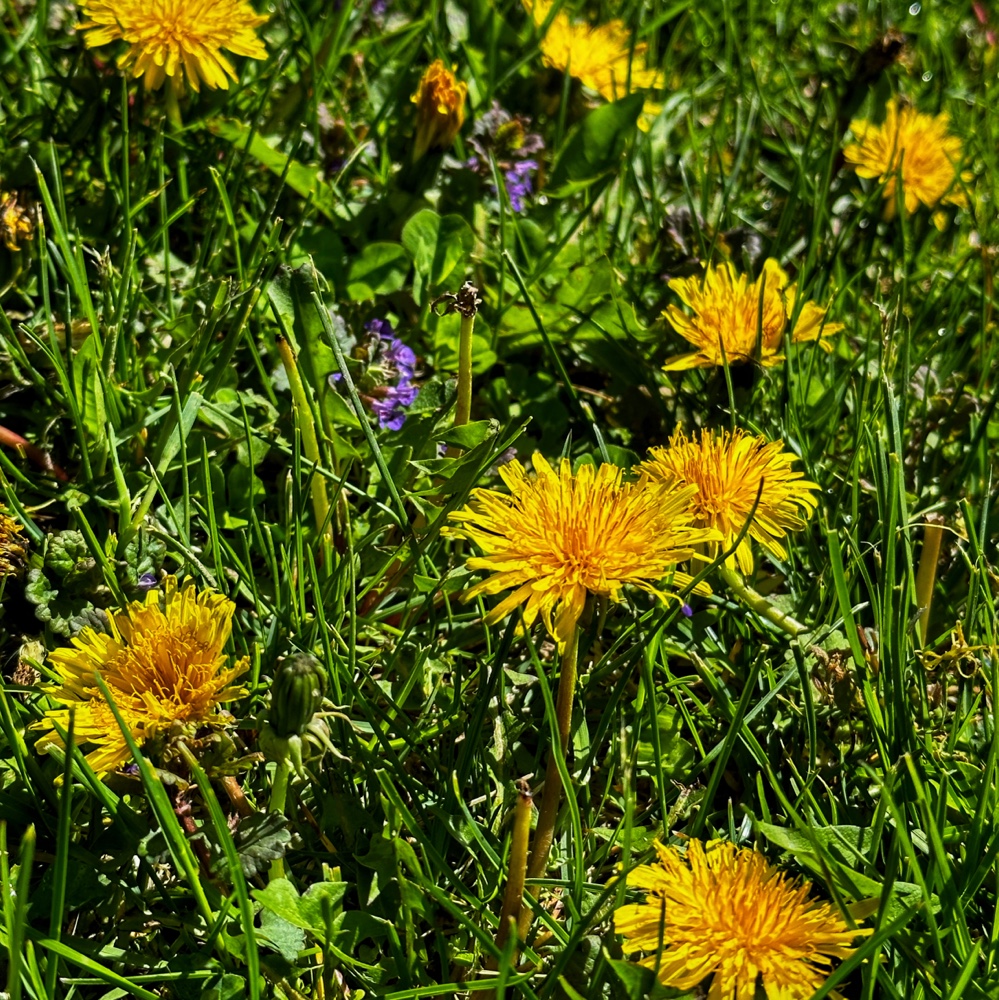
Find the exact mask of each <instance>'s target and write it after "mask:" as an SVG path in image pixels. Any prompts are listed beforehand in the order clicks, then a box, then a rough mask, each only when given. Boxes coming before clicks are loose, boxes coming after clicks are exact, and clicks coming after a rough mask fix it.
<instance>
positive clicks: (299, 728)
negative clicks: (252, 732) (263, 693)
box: [267, 653, 325, 739]
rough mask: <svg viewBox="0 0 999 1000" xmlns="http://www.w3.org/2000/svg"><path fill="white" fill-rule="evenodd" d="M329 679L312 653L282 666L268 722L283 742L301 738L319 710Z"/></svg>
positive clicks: (273, 688)
mask: <svg viewBox="0 0 999 1000" xmlns="http://www.w3.org/2000/svg"><path fill="white" fill-rule="evenodd" d="M324 691H325V678H324V676H323V673H322V671H321V670H320V667H319V663H318V662H317V660H316V658H315V657H314V656H309V654H308V653H299V654H298V655H297V656H291V657H289V658H288V659H287V660H285V661H284V662H283V663H281V665H280V666H279V667H278V669H277V672H276V673H275V675H274V684H273V687H272V688H271V707H270V711H269V712H268V713H267V722H268V724H269V726H270V728H271V729H272V730H273V732H274V735H275V736H277V737H278V738H279V739H287V738H288V737H290V736H301V735H302V733H304V732H305V729H306V727H307V726H308V725H309V723H310V722H311V721H312V717H313V716H314V715H315V714H316V712H317V711H319V706H320V705H321V704H322V701H323V693H324Z"/></svg>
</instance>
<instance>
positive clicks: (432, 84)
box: [412, 59, 468, 160]
mask: <svg viewBox="0 0 999 1000" xmlns="http://www.w3.org/2000/svg"><path fill="white" fill-rule="evenodd" d="M467 94H468V87H467V86H465V84H464V83H460V82H459V81H458V80H456V79H455V75H454V73H453V72H452V71H451V70H449V69H448V68H447V67H446V66H445V65H444V62H443V60H441V59H435V60H434V62H433V63H431V65H430V68H429V69H428V70H427V71H426V72H425V73H424V74H423V77H422V79H421V80H420V85H419V87H417V89H416V93H415V94H413V97H412V101H413V103H414V104H415V105H416V145H415V147H414V149H413V159H414V160H418V159H420V157H421V156H423V154H424V153H426V152H427V150H429V149H447V147H448V146H450V145H451V143H452V142H454V137H455V136H456V135H457V134H458V133H459V132H460V131H461V126H462V125H463V124H464V123H465V97H466V96H467Z"/></svg>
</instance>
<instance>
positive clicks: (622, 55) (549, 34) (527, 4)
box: [522, 0, 664, 131]
mask: <svg viewBox="0 0 999 1000" xmlns="http://www.w3.org/2000/svg"><path fill="white" fill-rule="evenodd" d="M522 2H523V5H524V8H525V9H526V10H527V11H528V13H530V14H532V15H533V17H534V23H535V24H536V25H537V26H538V27H539V28H540V27H542V26H543V25H544V24H545V22H546V21H548V18H549V16H550V14H551V9H552V3H551V0H522ZM648 48H649V47H648V45H646V43H645V42H637V43H635V44H632V40H631V33H630V32H629V31H628V29H627V28H626V27H625V26H624V24H623V22H621V21H617V20H615V21H608V22H607V24H600V25H596V26H594V27H591V26H590V25H588V24H574V23H573V22H572V21H570V20H569V17H568V15H567V14H565V13H563V12H562V11H561V10H560V11H559V12H558V13H556V14H555V16H554V17H553V18H552V19H551V22H550V23H549V24H548V28H547V30H546V31H545V35H544V38H542V39H541V55H542V58H543V59H544V63H545V65H546V66H551V67H553V68H554V69H557V70H560V71H561V72H563V73H569V74H570V75H571V76H574V77H575V78H576V79H577V80H579V81H580V82H581V83H582V84H583V85H584V86H586V87H589V88H590V89H591V90H595V91H596V92H597V93H598V94H600V96H601V97H603V98H604V100H607V101H617V100H620V99H621V98H622V97H627V95H628V94H630V93H632V92H634V91H637V90H661V89H662V87H663V86H664V78H663V74H662V73H661V72H659V71H658V70H656V69H651V68H649V67H648V66H647V64H646V58H647V54H648ZM629 84H630V86H629ZM659 110H660V107H659V105H656V104H651V103H649V102H646V104H645V109H644V112H643V115H642V118H641V119H639V127H640V128H642V129H643V130H645V131H647V130H648V128H649V124H650V122H651V119H653V118H654V117H655V116H656V115H657V114H658V113H659Z"/></svg>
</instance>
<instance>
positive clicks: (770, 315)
mask: <svg viewBox="0 0 999 1000" xmlns="http://www.w3.org/2000/svg"><path fill="white" fill-rule="evenodd" d="M669 287H670V289H671V290H672V291H674V292H676V294H677V295H678V296H679V297H680V299H681V301H682V302H683V303H684V305H686V306H688V307H689V308H690V309H691V310H692V312H693V315H692V316H688V315H687V313H685V312H684V311H683V310H682V309H681V308H680V307H679V306H670V307H669V308H668V309H666V310H665V311H664V312H663V316H664V317H665V318H666V319H667V320H668V321H669V322H670V323H671V324H672V326H673V329H674V330H676V332H677V333H679V334H680V336H681V337H683V338H684V339H686V340H689V341H690V343H692V344H693V345H694V346H695V347H696V348H697V351H696V352H695V353H693V354H681V355H677V356H676V357H673V358H669V359H667V361H666V363H665V364H664V365H663V371H667V372H670V371H678V370H681V369H685V368H713V367H715V366H717V365H722V364H724V363H725V362H726V361H727V362H728V364H730V365H731V364H738V363H740V362H745V361H754V360H755V361H759V363H760V364H761V365H763V366H764V367H770V366H771V365H776V364H778V363H779V362H781V361H782V360H783V355H782V354H781V353H780V351H781V348H782V347H783V344H784V335H785V334H786V333H787V332H788V326H789V324H790V321H791V316H792V314H793V313H794V303H795V299H796V296H797V287H796V286H795V285H794V284H793V283H792V282H791V281H790V279H789V278H788V276H787V273H786V272H785V271H784V270H783V268H781V266H780V264H778V263H777V261H776V260H774V259H773V258H772V257H771V258H769V259H768V260H766V261H765V262H764V264H763V273H762V274H761V275H760V277H759V278H758V279H757V280H756V281H750V280H749V278H748V277H747V276H746V275H744V274H739V272H738V271H736V269H735V268H734V267H733V266H732V265H731V264H727V263H726V264H720V265H718V266H717V267H715V266H714V265H712V264H707V265H706V266H705V268H704V274H703V275H701V276H700V277H691V278H678V279H676V280H674V281H671V282H670V285H669ZM842 329H843V324H842V323H827V322H826V310H825V309H824V308H822V307H821V306H819V305H818V304H817V303H815V302H811V301H809V302H805V303H804V305H803V306H802V307H801V310H800V312H799V313H798V318H797V320H796V322H795V324H794V329H793V330H791V331H790V336H791V339H792V340H793V341H794V342H795V343H801V342H803V341H808V340H817V341H818V342H819V344H820V345H821V346H822V347H823V349H825V350H827V351H828V350H831V349H832V348H831V346H830V345H829V344H828V343H827V341H826V339H825V338H827V337H830V336H831V335H832V334H834V333H837V332H838V331H840V330H842Z"/></svg>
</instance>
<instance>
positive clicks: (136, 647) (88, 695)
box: [33, 576, 249, 775]
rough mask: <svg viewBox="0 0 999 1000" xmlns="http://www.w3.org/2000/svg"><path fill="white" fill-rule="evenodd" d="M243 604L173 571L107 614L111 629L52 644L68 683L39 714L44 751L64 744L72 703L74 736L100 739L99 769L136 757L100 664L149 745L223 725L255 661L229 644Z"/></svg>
mask: <svg viewBox="0 0 999 1000" xmlns="http://www.w3.org/2000/svg"><path fill="white" fill-rule="evenodd" d="M234 611H235V605H234V604H233V603H232V601H230V600H229V599H228V598H226V597H224V596H222V595H221V594H217V593H215V592H214V591H211V590H205V591H202V592H200V593H198V592H197V591H196V590H195V588H194V584H193V582H192V581H190V580H188V581H185V583H184V584H183V585H182V586H178V584H177V579H176V577H173V576H168V577H166V579H165V580H164V581H163V586H162V590H159V591H151V592H150V593H148V594H147V595H146V598H145V600H144V601H135V602H133V603H132V604H130V605H129V606H128V607H127V608H126V609H125V610H124V611H120V612H118V613H112V614H110V615H108V628H109V632H108V633H101V632H97V631H95V630H94V629H92V628H85V629H84V630H83V631H82V632H81V633H80V634H79V635H78V636H76V638H74V639H73V640H72V643H73V645H72V646H71V647H69V648H65V649H57V650H55V651H54V652H52V653H50V654H49V659H50V661H51V663H52V665H53V667H54V668H55V670H56V672H57V673H58V675H59V677H60V680H61V683H60V684H59V685H57V686H55V687H53V688H50V689H48V691H47V693H48V695H49V697H51V698H53V699H54V700H55V701H57V702H59V703H60V705H61V707H60V708H58V709H54V710H53V711H50V712H46V713H45V718H44V719H42V720H40V721H39V722H36V723H35V724H34V726H33V728H35V729H41V730H46V731H47V732H46V735H44V736H43V737H42V738H41V739H40V740H39V741H38V744H37V748H38V749H39V750H40V751H42V752H45V751H46V750H47V749H48V747H50V746H51V745H53V744H54V745H56V746H63V745H64V744H63V739H62V736H61V735H60V734H59V733H58V732H57V731H56V730H55V727H56V725H58V726H59V727H61V728H62V729H63V730H64V731H65V730H68V728H69V715H70V711H71V710H72V711H75V714H76V723H75V728H74V738H75V740H76V742H77V743H80V744H88V745H90V746H92V747H93V748H94V749H92V750H91V751H90V752H89V753H88V754H87V761H88V762H89V764H90V766H91V767H92V768H93V769H94V771H96V772H97V774H99V775H103V774H106V773H107V772H109V771H112V770H114V769H115V768H118V767H120V766H121V765H122V764H124V763H126V762H127V761H128V760H129V758H130V754H129V750H128V746H127V744H126V743H125V739H124V737H123V736H122V733H121V730H120V729H119V728H118V723H117V722H116V721H115V718H114V716H113V715H112V713H111V709H110V707H109V706H108V704H107V702H105V700H104V698H103V696H102V695H101V693H100V689H99V688H98V687H97V682H96V679H95V676H94V675H95V673H96V672H97V671H100V673H101V676H102V677H103V679H104V682H105V683H106V684H107V686H108V689H109V690H110V692H111V695H112V697H113V698H114V702H115V704H116V705H117V707H118V710H119V712H120V713H121V715H122V718H123V719H124V721H125V724H126V725H127V726H128V728H129V731H130V732H131V734H132V736H133V737H134V739H135V740H136V741H137V742H138V743H139V744H140V745H141V744H147V743H149V742H150V741H159V740H163V741H169V740H172V739H174V738H176V737H178V736H189V735H193V734H194V733H195V731H196V730H197V729H199V728H201V727H203V726H213V725H218V724H219V723H220V722H221V721H222V720H221V718H220V715H219V709H220V706H221V705H223V704H225V703H226V702H230V701H234V700H235V699H236V698H239V697H241V696H242V695H243V694H245V691H244V690H243V689H242V688H240V687H236V686H234V685H233V681H234V680H235V679H236V678H237V677H239V676H240V674H242V673H244V672H245V670H246V669H247V667H248V665H249V660H248V658H246V657H244V658H243V659H241V660H239V661H238V662H236V663H235V664H232V665H230V664H229V661H228V659H227V657H226V656H225V654H224V652H223V650H224V648H225V645H226V643H227V642H228V640H229V635H230V633H231V631H232V615H233V612H234Z"/></svg>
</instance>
